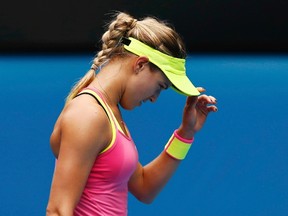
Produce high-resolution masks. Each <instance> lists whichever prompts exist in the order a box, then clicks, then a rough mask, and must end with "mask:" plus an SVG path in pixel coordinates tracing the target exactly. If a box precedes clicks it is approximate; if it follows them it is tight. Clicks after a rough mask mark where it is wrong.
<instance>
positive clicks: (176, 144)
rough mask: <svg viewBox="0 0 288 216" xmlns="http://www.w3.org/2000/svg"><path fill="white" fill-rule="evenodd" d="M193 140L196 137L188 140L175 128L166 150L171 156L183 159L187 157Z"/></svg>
mask: <svg viewBox="0 0 288 216" xmlns="http://www.w3.org/2000/svg"><path fill="white" fill-rule="evenodd" d="M193 141H194V138H192V139H191V140H188V139H184V138H182V137H180V136H179V135H178V134H177V132H176V130H175V131H174V133H173V134H172V136H171V137H170V139H169V141H168V143H167V144H166V145H165V148H164V150H165V152H166V153H167V154H168V155H169V156H170V157H172V158H174V159H177V160H183V159H184V158H185V157H186V155H187V153H188V151H189V149H190V147H191V145H192V143H193Z"/></svg>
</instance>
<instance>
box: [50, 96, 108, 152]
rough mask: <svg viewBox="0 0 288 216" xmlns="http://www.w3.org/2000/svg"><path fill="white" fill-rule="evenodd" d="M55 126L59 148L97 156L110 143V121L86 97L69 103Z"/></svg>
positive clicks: (91, 100) (94, 102)
mask: <svg viewBox="0 0 288 216" xmlns="http://www.w3.org/2000/svg"><path fill="white" fill-rule="evenodd" d="M56 124H57V126H56V127H55V129H54V131H58V132H57V133H58V135H56V137H58V142H59V144H60V146H59V148H62V147H64V146H65V147H64V148H67V147H69V148H71V147H72V148H75V149H78V150H81V151H84V152H91V153H94V154H97V153H99V152H101V150H103V149H104V148H105V147H106V146H107V145H108V144H109V143H110V140H111V137H112V130H111V126H110V121H109V119H108V117H107V115H106V113H105V111H104V110H103V108H102V107H101V106H100V105H99V104H98V103H97V102H96V101H95V100H94V99H93V98H91V97H90V96H88V95H83V96H81V97H78V98H75V99H74V100H73V101H71V102H70V103H69V104H68V105H67V106H66V107H65V108H64V110H63V111H62V113H61V115H60V116H59V119H58V121H57V123H56ZM56 139H57V138H56ZM56 143H57V141H56ZM81 151H80V152H81Z"/></svg>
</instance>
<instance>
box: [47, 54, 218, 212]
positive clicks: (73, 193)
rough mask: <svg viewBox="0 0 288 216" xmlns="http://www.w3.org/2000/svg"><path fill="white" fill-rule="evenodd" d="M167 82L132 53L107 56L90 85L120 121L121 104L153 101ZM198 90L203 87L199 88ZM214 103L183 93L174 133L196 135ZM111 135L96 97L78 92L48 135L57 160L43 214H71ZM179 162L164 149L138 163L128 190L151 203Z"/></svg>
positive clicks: (209, 98) (129, 107)
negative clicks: (183, 102)
mask: <svg viewBox="0 0 288 216" xmlns="http://www.w3.org/2000/svg"><path fill="white" fill-rule="evenodd" d="M169 86H171V83H170V81H169V80H168V79H167V78H166V76H165V75H164V74H163V73H162V72H161V71H159V70H158V69H152V68H151V67H150V64H149V59H148V58H147V57H144V56H140V57H138V56H135V55H129V56H128V57H126V58H125V59H115V60H113V61H110V62H109V63H108V64H107V65H106V66H105V67H103V68H102V69H101V72H100V73H99V74H98V75H97V77H96V78H95V79H94V81H92V83H91V84H90V85H89V87H94V88H97V89H98V90H100V91H101V92H102V93H103V95H104V97H105V99H106V101H107V103H108V104H109V106H110V107H111V109H112V111H113V113H114V115H115V117H116V119H117V120H118V122H121V121H122V116H121V113H120V110H119V107H118V105H119V104H120V105H121V106H122V107H123V108H124V109H127V110H132V109H134V108H135V107H137V106H140V105H141V103H142V102H143V101H151V102H155V101H156V100H157V98H158V96H159V95H160V92H161V91H162V90H163V89H167V88H168V87H169ZM198 90H199V91H200V92H201V93H202V92H204V91H205V90H204V89H203V88H198ZM215 104H216V99H215V98H214V97H212V96H207V95H201V96H198V97H196V96H192V97H187V101H186V104H185V106H184V110H183V119H182V124H181V125H180V126H179V128H178V130H177V132H178V134H179V135H180V136H181V137H183V138H186V139H191V138H192V137H194V135H195V133H196V132H197V131H199V130H200V129H201V128H202V126H203V124H204V123H205V120H206V118H207V115H208V114H209V113H210V112H215V111H217V107H216V106H215ZM120 125H121V124H120ZM123 131H125V129H124V128H123ZM75 134H77V136H75ZM111 137H112V131H111V127H110V122H109V119H108V118H107V115H106V113H105V111H104V110H103V108H102V107H101V106H100V105H99V104H98V103H97V102H96V101H95V99H94V98H92V97H91V96H89V95H82V96H81V97H76V98H75V99H73V100H72V101H71V102H70V103H69V104H68V105H67V106H65V108H64V109H63V111H62V112H61V114H60V115H59V118H58V120H57V121H56V124H55V127H54V130H53V132H52V134H51V138H50V143H51V148H52V151H53V153H54V155H55V157H56V158H57V159H58V160H57V166H56V168H55V172H54V176H53V180H52V185H51V192H50V197H49V202H48V206H47V214H46V215H47V216H48V215H49V216H51V215H65V216H68V215H71V216H72V215H73V210H74V208H75V207H76V205H77V203H78V201H79V199H80V197H81V194H82V191H83V189H84V187H85V183H86V181H87V178H88V175H89V173H90V170H91V168H92V166H93V163H94V161H95V158H96V157H97V155H98V154H99V152H101V151H102V150H103V149H105V148H106V147H107V145H108V144H109V142H110V140H111ZM179 164H180V161H178V160H175V159H173V158H171V157H169V156H168V155H167V154H166V153H165V152H162V153H161V154H160V155H159V156H158V157H157V158H155V159H154V160H153V161H152V162H150V163H149V164H147V165H145V166H142V165H141V164H140V163H138V167H137V169H136V171H135V172H134V173H133V175H132V176H131V178H130V180H129V183H128V187H129V191H130V192H131V193H132V194H133V195H134V196H135V197H137V198H138V199H139V200H140V201H142V202H145V203H151V202H152V201H153V199H154V198H155V197H156V196H157V194H158V193H159V192H160V191H161V189H162V188H163V187H164V186H165V184H166V183H167V182H168V180H169V179H170V177H171V176H172V175H173V173H174V172H175V170H176V169H177V167H178V166H179Z"/></svg>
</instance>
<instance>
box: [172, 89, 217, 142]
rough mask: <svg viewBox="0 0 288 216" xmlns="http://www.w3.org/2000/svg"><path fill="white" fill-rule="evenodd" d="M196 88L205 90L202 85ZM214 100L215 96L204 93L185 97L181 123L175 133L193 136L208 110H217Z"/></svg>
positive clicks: (201, 91) (199, 127)
mask: <svg viewBox="0 0 288 216" xmlns="http://www.w3.org/2000/svg"><path fill="white" fill-rule="evenodd" d="M197 89H198V91H199V92H200V93H203V92H205V89H204V88H202V87H198V88H197ZM216 102H217V100H216V98H214V97H213V96H207V95H205V94H204V95H200V96H189V97H187V100H186V104H185V107H184V111H183V119H182V124H181V126H180V128H179V129H178V131H177V133H178V134H179V135H180V136H181V137H183V138H186V139H191V138H193V136H194V134H195V133H196V132H197V131H199V130H200V129H201V128H202V127H203V125H204V123H205V121H206V118H207V116H208V114H209V113H210V112H217V110H218V109H217V107H216V106H215V104H216Z"/></svg>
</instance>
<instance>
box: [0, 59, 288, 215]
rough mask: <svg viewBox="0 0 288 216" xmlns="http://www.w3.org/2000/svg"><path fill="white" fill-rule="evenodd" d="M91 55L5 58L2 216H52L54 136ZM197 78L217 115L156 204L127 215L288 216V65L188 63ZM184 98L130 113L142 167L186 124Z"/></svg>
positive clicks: (0, 81) (132, 207) (133, 206)
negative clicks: (48, 210) (183, 120)
mask: <svg viewBox="0 0 288 216" xmlns="http://www.w3.org/2000/svg"><path fill="white" fill-rule="evenodd" d="M92 57H93V54H92V55H90V54H85V55H26V56H25V55H8V56H5V55H2V56H0V86H1V91H0V98H1V106H0V111H1V113H0V115H1V120H0V129H1V130H0V152H1V157H0V164H1V175H0V215H5V216H9V215H13V216H16V215H29V216H31V215H32V216H34V215H35V216H38V215H45V208H46V204H47V200H48V196H49V189H50V183H51V178H52V174H53V168H54V158H53V155H52V153H51V151H50V147H49V136H50V133H51V131H52V128H53V125H54V122H55V120H56V118H57V116H58V114H59V113H60V111H61V109H62V107H63V104H64V99H65V97H66V95H67V93H68V92H69V90H70V88H71V87H72V85H73V83H75V82H76V81H77V80H78V78H80V77H81V76H82V75H83V74H84V73H85V72H86V71H87V69H88V68H89V66H90V61H91V60H92ZM187 69H188V74H189V76H190V78H192V80H193V81H194V83H195V84H196V85H197V86H203V87H205V88H206V89H207V94H211V95H214V96H215V97H217V99H218V108H219V111H218V113H213V114H211V115H210V116H209V119H208V121H207V124H206V125H205V127H204V128H203V129H202V131H201V132H199V133H198V134H197V136H196V138H195V142H194V144H193V147H192V149H191V151H190V152H189V155H188V157H187V158H186V159H185V160H184V161H183V162H182V164H181V166H180V168H179V169H178V170H177V172H176V173H175V175H174V176H173V178H172V179H171V181H170V182H169V183H168V185H167V186H166V187H165V189H164V190H163V191H162V193H161V194H160V195H159V196H158V197H157V198H156V200H155V201H154V203H153V204H151V205H145V204H141V203H140V202H138V201H137V200H136V199H135V198H133V197H132V196H129V215H137V216H141V215H143V216H144V215H145V216H146V215H167V216H168V215H193V216H211V215H214V216H217V215H219V216H220V215H221V216H223V215H229V216H231V215H233V216H238V215H239V216H265V215H267V216H271V215H273V216H276V215H277V216H287V215H288V187H287V186H288V167H287V165H288V157H287V156H288V146H287V144H288V141H287V140H288V135H287V121H288V116H287V111H286V110H287V107H288V100H287V96H288V87H287V84H288V56H287V55H286V56H285V55H216V54H215V55H190V56H189V58H188V62H187ZM184 103H185V98H184V97H183V96H181V95H178V94H176V93H174V92H173V91H172V90H168V91H165V92H163V93H162V95H161V97H160V98H159V100H158V101H157V103H155V104H150V103H146V104H144V105H143V106H142V107H140V108H137V109H135V110H134V111H131V112H128V111H123V112H124V113H123V115H124V118H125V120H126V124H127V125H128V126H129V128H130V131H131V133H132V136H133V138H134V140H135V142H136V144H137V148H138V151H139V154H140V160H141V162H142V163H143V164H146V163H148V162H149V161H150V160H152V159H153V158H154V157H156V156H157V155H158V154H159V153H160V152H161V151H162V149H163V146H164V144H165V143H166V141H167V139H168V138H169V137H170V134H171V133H172V132H173V130H174V129H175V128H177V126H178V125H179V124H180V122H181V115H182V107H183V105H184Z"/></svg>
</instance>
